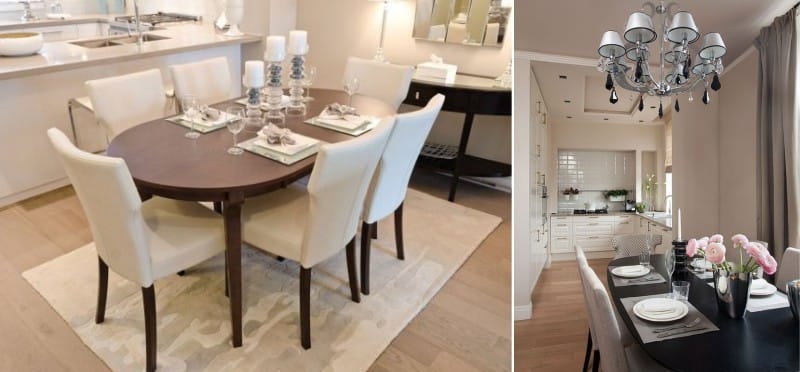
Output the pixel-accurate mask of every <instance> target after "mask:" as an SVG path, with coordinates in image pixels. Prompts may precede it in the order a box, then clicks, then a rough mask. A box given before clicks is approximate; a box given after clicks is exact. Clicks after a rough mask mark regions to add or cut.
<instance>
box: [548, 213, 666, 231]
mask: <svg viewBox="0 0 800 372" xmlns="http://www.w3.org/2000/svg"><path fill="white" fill-rule="evenodd" d="M656 213H663V212H656ZM551 216H552V217H587V216H588V217H594V216H597V217H601V216H640V217H642V218H644V219H646V220H649V221H651V222H653V223H655V224H656V225H659V226H661V227H665V228H668V229H672V216H669V217H651V216H648V215H647V214H646V212H645V213H631V212H608V214H605V213H604V214H594V213H590V214H573V213H571V212H567V213H552V214H551Z"/></svg>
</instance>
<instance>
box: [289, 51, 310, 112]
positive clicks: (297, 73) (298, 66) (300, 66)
mask: <svg viewBox="0 0 800 372" xmlns="http://www.w3.org/2000/svg"><path fill="white" fill-rule="evenodd" d="M304 65H305V56H303V55H295V56H293V57H292V67H291V68H292V71H291V74H290V75H289V106H287V107H286V113H287V114H288V115H299V116H305V115H306V104H305V99H304V98H303V87H304V86H305V74H304V72H305V71H304V70H305V66H304Z"/></svg>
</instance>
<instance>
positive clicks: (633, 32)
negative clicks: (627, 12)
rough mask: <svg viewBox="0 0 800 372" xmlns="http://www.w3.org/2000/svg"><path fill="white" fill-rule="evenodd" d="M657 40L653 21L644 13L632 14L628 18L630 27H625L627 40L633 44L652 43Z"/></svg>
mask: <svg viewBox="0 0 800 372" xmlns="http://www.w3.org/2000/svg"><path fill="white" fill-rule="evenodd" d="M655 39H656V31H655V29H653V19H651V18H650V16H649V15H647V14H646V13H642V12H634V13H631V16H630V17H628V26H627V27H625V40H627V41H628V42H631V43H636V42H637V41H638V42H640V43H645V44H647V43H650V42H652V41H653V40H655Z"/></svg>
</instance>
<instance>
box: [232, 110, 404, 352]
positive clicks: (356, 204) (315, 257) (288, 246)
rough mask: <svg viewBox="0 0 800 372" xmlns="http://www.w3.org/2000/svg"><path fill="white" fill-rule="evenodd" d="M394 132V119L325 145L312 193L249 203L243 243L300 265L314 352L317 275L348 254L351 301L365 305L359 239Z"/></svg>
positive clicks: (303, 310) (305, 326) (278, 194)
mask: <svg viewBox="0 0 800 372" xmlns="http://www.w3.org/2000/svg"><path fill="white" fill-rule="evenodd" d="M393 126H394V117H391V118H387V119H384V120H382V121H381V123H380V124H378V126H377V127H376V128H375V129H373V130H372V131H370V132H369V133H366V134H364V135H362V136H360V137H358V138H355V139H351V140H348V141H345V142H340V143H334V144H327V145H322V146H321V147H320V149H319V153H318V154H317V159H316V161H315V163H314V169H313V171H312V172H311V177H310V178H309V181H308V186H307V188H303V187H302V185H297V184H293V185H290V186H288V187H286V188H284V189H281V190H278V191H275V192H272V193H269V194H265V195H262V196H259V197H256V198H253V199H248V201H247V203H245V204H244V207H243V208H242V238H243V240H244V241H245V242H247V243H248V244H250V245H253V246H255V247H257V248H259V249H262V250H264V251H267V252H269V253H272V254H274V255H276V256H279V257H283V258H288V259H291V260H294V261H297V262H298V263H300V333H301V344H302V346H303V348H305V349H308V348H310V347H311V313H310V311H311V309H310V301H311V300H310V296H311V269H312V267H313V266H314V265H316V264H318V263H320V262H322V261H325V260H327V259H329V258H331V257H332V256H334V255H335V254H336V253H338V252H341V250H342V249H343V248H344V249H345V250H346V255H347V273H348V277H349V282H350V296H351V298H352V300H353V301H355V302H360V301H361V297H360V295H359V291H358V273H357V271H356V270H357V269H356V252H355V249H356V246H355V236H356V230H357V229H358V220H359V217H360V216H361V210H362V208H363V205H364V197H365V196H366V194H367V188H368V187H369V184H370V180H371V179H372V175H373V174H374V172H375V168H376V166H377V164H378V160H379V159H380V155H381V153H382V152H383V149H384V147H385V146H386V141H387V140H388V138H389V134H390V133H391V131H392V127H393Z"/></svg>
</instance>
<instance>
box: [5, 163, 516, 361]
mask: <svg viewBox="0 0 800 372" xmlns="http://www.w3.org/2000/svg"><path fill="white" fill-rule="evenodd" d="M447 185H448V182H447V179H446V178H444V177H442V176H439V175H434V174H431V173H429V172H427V171H419V172H416V173H415V175H414V177H413V178H412V187H414V188H415V189H417V190H420V191H423V192H427V193H429V194H432V195H434V196H437V197H441V198H446V195H447ZM456 200H457V202H458V203H459V204H463V205H466V206H468V207H471V208H475V209H478V210H482V211H485V212H488V213H491V214H494V215H497V216H499V217H502V218H503V224H502V225H500V227H499V228H498V229H497V230H495V231H494V232H493V233H492V234H491V235H490V236H489V237H488V238H487V239H486V240H485V241H484V242H483V243H482V244H481V245H480V247H478V249H477V250H476V251H475V253H474V254H473V255H472V256H471V257H470V258H469V260H467V262H466V263H465V264H464V266H463V267H462V268H461V269H460V270H459V271H458V272H457V273H456V274H455V275H454V276H453V278H451V279H450V281H448V282H447V284H446V285H445V286H444V288H443V289H442V290H441V291H440V292H439V293H438V294H437V295H436V297H434V298H433V300H432V301H431V302H430V303H429V304H428V306H427V307H426V308H425V309H423V310H422V312H421V313H420V314H419V315H418V316H417V317H416V318H415V319H414V320H413V321H412V322H411V323H410V324H409V325H408V326H407V327H406V328H405V329H404V330H403V332H401V333H400V335H399V336H398V337H397V338H396V339H395V340H394V341H393V342H392V344H391V345H390V346H389V348H387V349H386V350H385V351H384V353H383V354H382V355H381V356H380V357H379V358H378V360H377V361H376V362H375V364H374V365H373V367H372V368H371V370H375V371H414V370H441V371H444V370H448V371H449V370H458V371H476V370H477V371H507V370H510V368H511V367H510V365H511V224H510V215H511V197H510V195H508V194H505V193H501V192H498V191H494V190H490V189H486V188H481V187H476V186H474V185H470V184H463V185H461V186H460V187H459V191H458V196H457V198H456ZM91 239H92V238H91V233H90V231H89V228H88V225H87V222H86V218H85V217H84V214H83V212H82V210H81V207H80V205H79V202H78V200H77V198H76V197H75V195H74V193H73V191H72V189H71V188H63V189H59V190H56V191H54V192H51V193H48V194H45V195H42V196H39V197H36V198H33V199H30V200H27V201H24V202H21V203H18V204H15V205H13V206H10V207H8V208H5V209H2V210H0V288H2V291H0V335H2V336H0V350H2V352H0V371H107V370H108V368H107V367H106V366H105V364H104V363H103V362H102V361H101V360H100V359H99V358H97V357H96V356H95V355H94V353H92V352H91V351H90V350H89V349H88V348H87V347H86V346H85V345H84V344H83V343H82V342H81V341H80V339H79V338H78V336H76V335H75V333H74V332H73V331H72V329H71V328H70V327H69V326H68V325H67V324H66V322H64V321H63V320H62V319H61V318H60V317H59V316H58V315H57V314H56V312H55V311H54V310H52V309H51V308H50V306H49V305H48V304H47V302H46V301H45V300H44V299H43V298H42V297H40V296H39V295H38V294H37V293H36V291H35V290H34V289H33V288H32V287H31V286H30V285H29V284H28V283H27V282H26V281H25V279H23V278H22V276H21V273H22V272H24V271H26V270H28V269H30V268H32V267H35V266H37V265H39V264H41V263H44V262H47V261H49V260H51V259H53V258H55V257H58V256H60V255H63V254H65V253H67V252H70V251H72V250H74V249H76V248H79V247H81V246H83V245H85V244H87V243H89V242H90V241H91ZM87 306H94V304H87Z"/></svg>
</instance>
